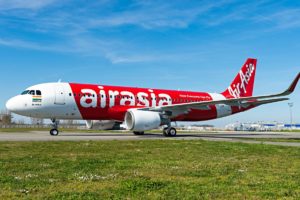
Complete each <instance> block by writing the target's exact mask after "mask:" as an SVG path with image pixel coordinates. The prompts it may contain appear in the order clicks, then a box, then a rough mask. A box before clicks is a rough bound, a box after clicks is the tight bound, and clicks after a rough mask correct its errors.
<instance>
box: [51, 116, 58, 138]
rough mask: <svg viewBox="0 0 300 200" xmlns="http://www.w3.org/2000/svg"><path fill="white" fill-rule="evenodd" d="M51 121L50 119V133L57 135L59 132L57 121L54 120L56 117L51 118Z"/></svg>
mask: <svg viewBox="0 0 300 200" xmlns="http://www.w3.org/2000/svg"><path fill="white" fill-rule="evenodd" d="M51 121H52V129H51V130H50V135H52V136H57V135H58V134H59V131H58V124H59V121H56V119H51Z"/></svg>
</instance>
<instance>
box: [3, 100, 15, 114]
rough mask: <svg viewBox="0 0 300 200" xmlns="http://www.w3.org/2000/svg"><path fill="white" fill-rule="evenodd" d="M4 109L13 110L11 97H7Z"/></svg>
mask: <svg viewBox="0 0 300 200" xmlns="http://www.w3.org/2000/svg"><path fill="white" fill-rule="evenodd" d="M5 106H6V109H7V110H9V111H11V112H12V111H13V102H12V99H9V100H8V101H7V102H6V105H5Z"/></svg>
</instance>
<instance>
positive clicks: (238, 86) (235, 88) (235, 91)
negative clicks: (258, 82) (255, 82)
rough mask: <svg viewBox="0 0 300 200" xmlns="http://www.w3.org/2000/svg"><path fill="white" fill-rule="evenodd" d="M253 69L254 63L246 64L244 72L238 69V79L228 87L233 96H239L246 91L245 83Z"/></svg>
mask: <svg viewBox="0 0 300 200" xmlns="http://www.w3.org/2000/svg"><path fill="white" fill-rule="evenodd" d="M254 70H255V65H254V64H252V63H250V64H249V65H248V64H246V70H245V73H244V72H243V70H242V69H241V70H240V71H239V76H240V81H239V82H238V83H235V84H232V85H230V86H229V87H228V91H229V93H230V95H232V96H233V97H235V98H240V96H241V93H244V94H246V93H247V85H248V83H249V81H250V79H251V77H252V74H253V72H254Z"/></svg>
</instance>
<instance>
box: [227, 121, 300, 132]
mask: <svg viewBox="0 0 300 200" xmlns="http://www.w3.org/2000/svg"><path fill="white" fill-rule="evenodd" d="M225 129H226V130H231V131H284V130H300V124H284V123H278V122H273V123H266V122H254V123H253V122H246V123H242V122H235V123H231V124H228V125H226V126H225Z"/></svg>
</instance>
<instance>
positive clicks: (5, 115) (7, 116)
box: [0, 110, 12, 125]
mask: <svg viewBox="0 0 300 200" xmlns="http://www.w3.org/2000/svg"><path fill="white" fill-rule="evenodd" d="M0 121H1V123H2V124H4V125H9V124H11V123H12V115H11V113H10V112H9V111H7V110H3V111H1V113H0Z"/></svg>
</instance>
